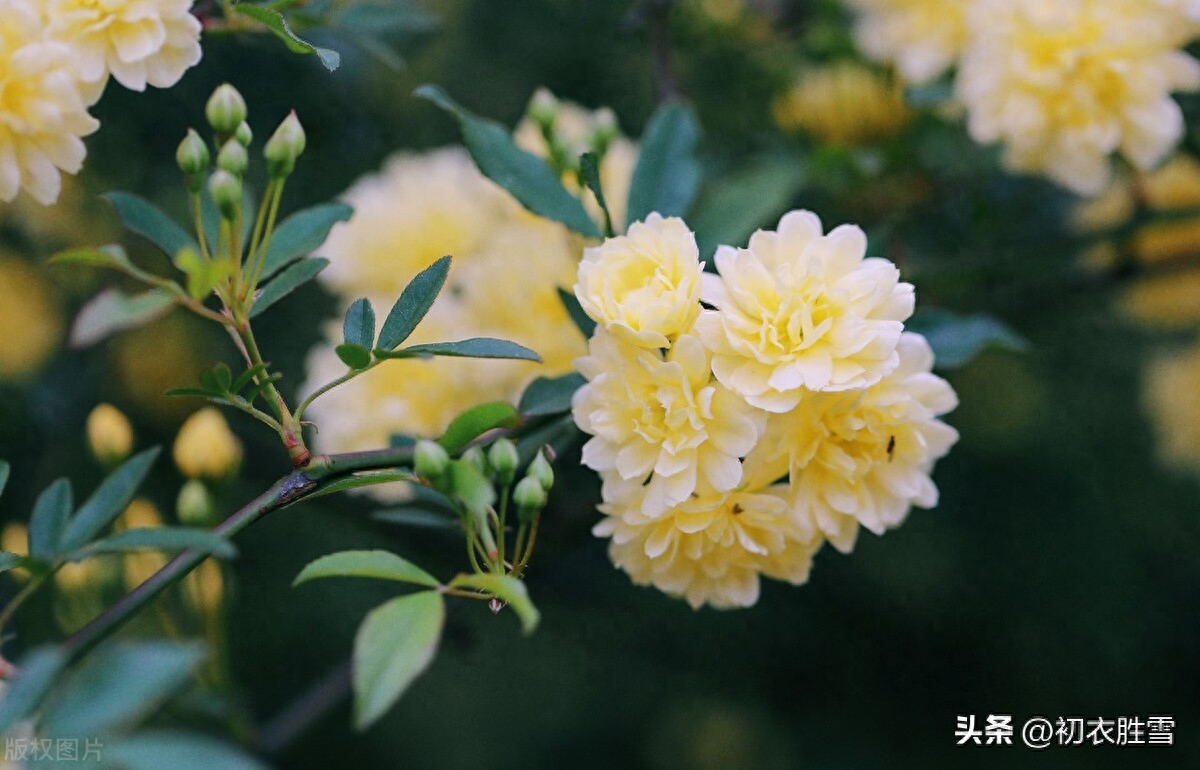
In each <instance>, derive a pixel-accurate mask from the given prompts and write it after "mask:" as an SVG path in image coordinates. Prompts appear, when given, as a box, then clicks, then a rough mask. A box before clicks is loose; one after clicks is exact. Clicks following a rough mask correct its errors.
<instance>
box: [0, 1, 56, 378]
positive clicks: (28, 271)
mask: <svg viewBox="0 0 1200 770" xmlns="http://www.w3.org/2000/svg"><path fill="white" fill-rule="evenodd" d="M0 23H2V22H0ZM0 55H2V54H0ZM0 328H3V329H5V338H4V343H3V344H0V381H3V380H20V379H24V378H26V377H28V376H30V375H32V374H34V373H35V372H37V370H38V369H40V368H41V366H42V364H43V363H45V362H46V360H47V359H48V358H49V357H50V356H51V355H53V354H54V352H55V351H56V350H58V346H59V342H60V340H61V338H62V332H63V318H62V311H61V310H60V309H59V306H58V303H57V302H56V301H55V298H54V295H53V293H52V291H51V289H50V286H49V284H48V282H47V281H46V280H45V279H43V278H42V276H41V274H40V273H39V272H38V271H37V270H36V269H35V268H34V267H32V266H31V265H29V264H28V263H26V262H24V261H22V260H19V259H13V258H11V257H5V256H3V255H2V254H0Z"/></svg>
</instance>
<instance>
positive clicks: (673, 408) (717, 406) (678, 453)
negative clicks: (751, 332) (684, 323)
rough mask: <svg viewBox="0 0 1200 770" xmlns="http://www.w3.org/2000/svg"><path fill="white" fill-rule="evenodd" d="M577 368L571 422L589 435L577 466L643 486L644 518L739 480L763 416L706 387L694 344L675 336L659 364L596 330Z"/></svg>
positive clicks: (704, 354) (704, 360) (713, 385)
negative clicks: (581, 381)
mask: <svg viewBox="0 0 1200 770" xmlns="http://www.w3.org/2000/svg"><path fill="white" fill-rule="evenodd" d="M576 363H577V365H578V366H579V371H580V372H582V373H583V376H584V377H586V378H587V379H588V381H589V382H588V384H587V385H586V386H584V387H582V388H580V389H579V390H578V391H576V393H575V397H574V400H573V402H572V411H573V413H574V416H575V423H576V424H577V425H578V426H579V428H580V429H581V430H582V431H584V432H585V433H589V434H591V435H592V438H591V440H589V441H588V442H587V444H585V445H584V447H583V463H584V464H585V465H587V466H589V467H590V468H592V469H594V470H597V471H600V472H601V473H608V472H612V473H615V474H616V475H617V476H619V477H620V478H621V479H623V480H625V481H627V482H633V483H635V484H638V485H641V484H642V483H643V482H646V483H645V494H644V497H643V499H642V512H643V513H644V514H645V515H646V516H650V517H654V516H658V515H661V514H662V513H663V512H664V511H666V510H667V509H669V508H671V507H673V506H676V505H679V504H680V503H682V502H683V501H684V500H686V499H687V498H688V497H689V496H690V495H691V494H692V493H693V492H696V491H697V490H699V491H701V492H705V491H708V490H715V491H717V492H727V491H729V490H731V489H733V488H734V487H736V486H737V485H738V482H740V481H741V478H742V466H741V463H740V462H739V461H738V460H739V458H740V457H742V456H744V455H745V454H746V453H747V452H749V451H750V450H751V449H752V448H753V447H754V443H755V441H757V440H758V437H759V434H760V433H761V432H762V426H763V420H764V415H762V414H761V413H760V412H758V411H757V410H755V409H752V408H751V407H750V406H749V405H748V404H746V403H745V402H744V401H743V400H742V399H741V398H739V397H738V396H737V395H736V394H734V393H733V392H731V391H730V390H728V389H727V388H725V387H723V386H722V385H721V384H720V383H717V382H716V381H714V380H713V379H712V373H711V368H710V361H709V353H708V351H707V350H705V349H704V346H703V345H702V344H701V343H700V340H699V339H698V338H696V337H694V336H689V335H685V336H682V337H680V338H679V339H678V340H676V342H675V345H674V346H673V347H672V348H671V350H670V351H669V352H668V354H667V357H666V360H663V358H662V357H661V356H660V354H659V353H658V352H657V351H649V350H644V349H641V348H638V347H635V346H633V345H629V344H628V343H625V342H622V341H621V339H620V338H618V337H616V336H615V335H611V334H608V333H606V332H604V331H603V330H600V329H598V330H597V332H596V334H595V335H594V336H593V337H592V339H591V341H590V343H589V355H588V356H586V357H584V358H581V359H579V361H577V362H576ZM647 480H648V481H647Z"/></svg>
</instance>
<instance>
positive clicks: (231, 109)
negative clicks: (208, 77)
mask: <svg viewBox="0 0 1200 770" xmlns="http://www.w3.org/2000/svg"><path fill="white" fill-rule="evenodd" d="M204 116H205V117H206V118H208V125H210V126H212V128H213V131H216V132H217V133H218V134H227V135H228V134H232V133H234V132H235V131H237V129H238V126H239V125H240V124H241V123H242V121H244V120H245V119H246V100H245V99H243V98H242V95H241V94H239V93H238V90H237V89H236V88H234V87H233V86H231V85H229V84H228V83H225V84H223V85H220V86H218V87H217V90H215V91H213V93H212V96H210V97H209V98H208V104H206V105H205V106H204Z"/></svg>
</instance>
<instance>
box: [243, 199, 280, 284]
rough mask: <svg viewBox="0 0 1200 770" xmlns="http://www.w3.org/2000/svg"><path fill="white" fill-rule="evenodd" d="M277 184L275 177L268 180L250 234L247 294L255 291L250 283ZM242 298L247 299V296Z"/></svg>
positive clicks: (246, 274) (247, 254) (245, 274)
mask: <svg viewBox="0 0 1200 770" xmlns="http://www.w3.org/2000/svg"><path fill="white" fill-rule="evenodd" d="M275 184H276V183H275V180H274V179H272V180H270V181H269V182H267V189H266V190H265V191H264V192H263V199H262V200H261V201H260V202H259V204H258V215H257V216H256V217H255V218H254V232H252V233H251V234H250V250H249V251H248V252H246V266H245V271H244V276H245V282H246V287H245V288H246V294H247V296H249V295H250V294H252V293H253V292H254V286H253V285H252V284H251V283H250V279H251V278H253V277H254V267H255V265H256V264H257V259H258V251H259V246H260V245H261V240H262V236H263V226H264V225H265V224H266V222H267V207H268V205H269V201H270V200H271V197H272V196H273V195H274V194H275V193H274V190H275ZM264 259H265V256H264ZM242 299H245V297H243V298H242Z"/></svg>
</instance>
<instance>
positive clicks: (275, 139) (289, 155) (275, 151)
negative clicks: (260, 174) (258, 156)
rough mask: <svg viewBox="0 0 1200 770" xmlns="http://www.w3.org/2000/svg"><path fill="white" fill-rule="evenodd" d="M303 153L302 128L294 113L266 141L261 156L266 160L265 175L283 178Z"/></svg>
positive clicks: (289, 114) (290, 171)
mask: <svg viewBox="0 0 1200 770" xmlns="http://www.w3.org/2000/svg"><path fill="white" fill-rule="evenodd" d="M302 152H304V127H303V126H301V125H300V119H299V118H297V117H296V111H295V110H293V111H292V112H290V113H288V116H287V117H286V118H284V119H283V122H282V123H280V124H279V128H277V129H275V133H274V134H272V135H271V138H270V139H268V140H267V146H266V147H265V148H264V149H263V155H264V156H265V157H266V159H267V174H268V175H270V176H271V178H273V179H278V178H280V177H285V176H287V175H288V174H290V173H292V169H294V168H295V167H296V158H298V157H300V153H302Z"/></svg>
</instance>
